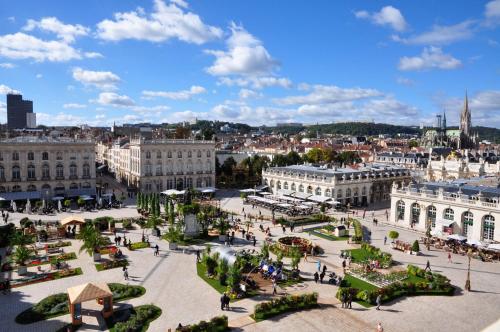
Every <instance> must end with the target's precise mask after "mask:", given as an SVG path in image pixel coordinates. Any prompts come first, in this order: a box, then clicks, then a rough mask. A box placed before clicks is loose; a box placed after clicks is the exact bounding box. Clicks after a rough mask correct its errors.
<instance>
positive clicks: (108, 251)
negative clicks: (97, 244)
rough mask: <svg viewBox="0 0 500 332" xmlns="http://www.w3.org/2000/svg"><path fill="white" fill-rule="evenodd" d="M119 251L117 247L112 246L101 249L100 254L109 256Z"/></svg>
mask: <svg viewBox="0 0 500 332" xmlns="http://www.w3.org/2000/svg"><path fill="white" fill-rule="evenodd" d="M117 250H118V249H117V248H116V246H114V245H111V246H106V247H103V248H100V249H99V253H101V255H109V254H114V253H116V251H117Z"/></svg>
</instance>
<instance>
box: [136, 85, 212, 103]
mask: <svg viewBox="0 0 500 332" xmlns="http://www.w3.org/2000/svg"><path fill="white" fill-rule="evenodd" d="M206 91H207V90H206V89H205V88H204V87H202V86H198V85H193V86H191V88H190V89H189V90H180V91H147V90H146V91H142V95H143V96H144V97H145V98H154V97H162V98H167V99H173V100H188V99H191V98H192V97H193V96H195V95H198V94H201V93H205V92H206Z"/></svg>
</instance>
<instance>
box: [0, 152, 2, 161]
mask: <svg viewBox="0 0 500 332" xmlns="http://www.w3.org/2000/svg"><path fill="white" fill-rule="evenodd" d="M0 160H1V161H3V154H2V152H0Z"/></svg>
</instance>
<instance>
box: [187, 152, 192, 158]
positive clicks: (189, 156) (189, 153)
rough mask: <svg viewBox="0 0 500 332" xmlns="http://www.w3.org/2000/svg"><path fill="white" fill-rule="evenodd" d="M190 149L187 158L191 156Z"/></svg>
mask: <svg viewBox="0 0 500 332" xmlns="http://www.w3.org/2000/svg"><path fill="white" fill-rule="evenodd" d="M191 155H192V154H191V150H188V158H191Z"/></svg>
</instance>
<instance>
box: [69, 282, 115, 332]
mask: <svg viewBox="0 0 500 332" xmlns="http://www.w3.org/2000/svg"><path fill="white" fill-rule="evenodd" d="M67 291H68V298H69V312H70V314H71V323H72V324H73V325H81V324H82V303H83V302H87V301H91V300H97V303H99V304H102V306H103V308H102V316H103V317H104V318H108V317H110V316H112V315H113V292H111V290H110V289H109V286H108V284H106V283H104V282H102V283H92V282H89V283H87V284H82V285H79V286H75V287H71V288H68V290H67Z"/></svg>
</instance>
